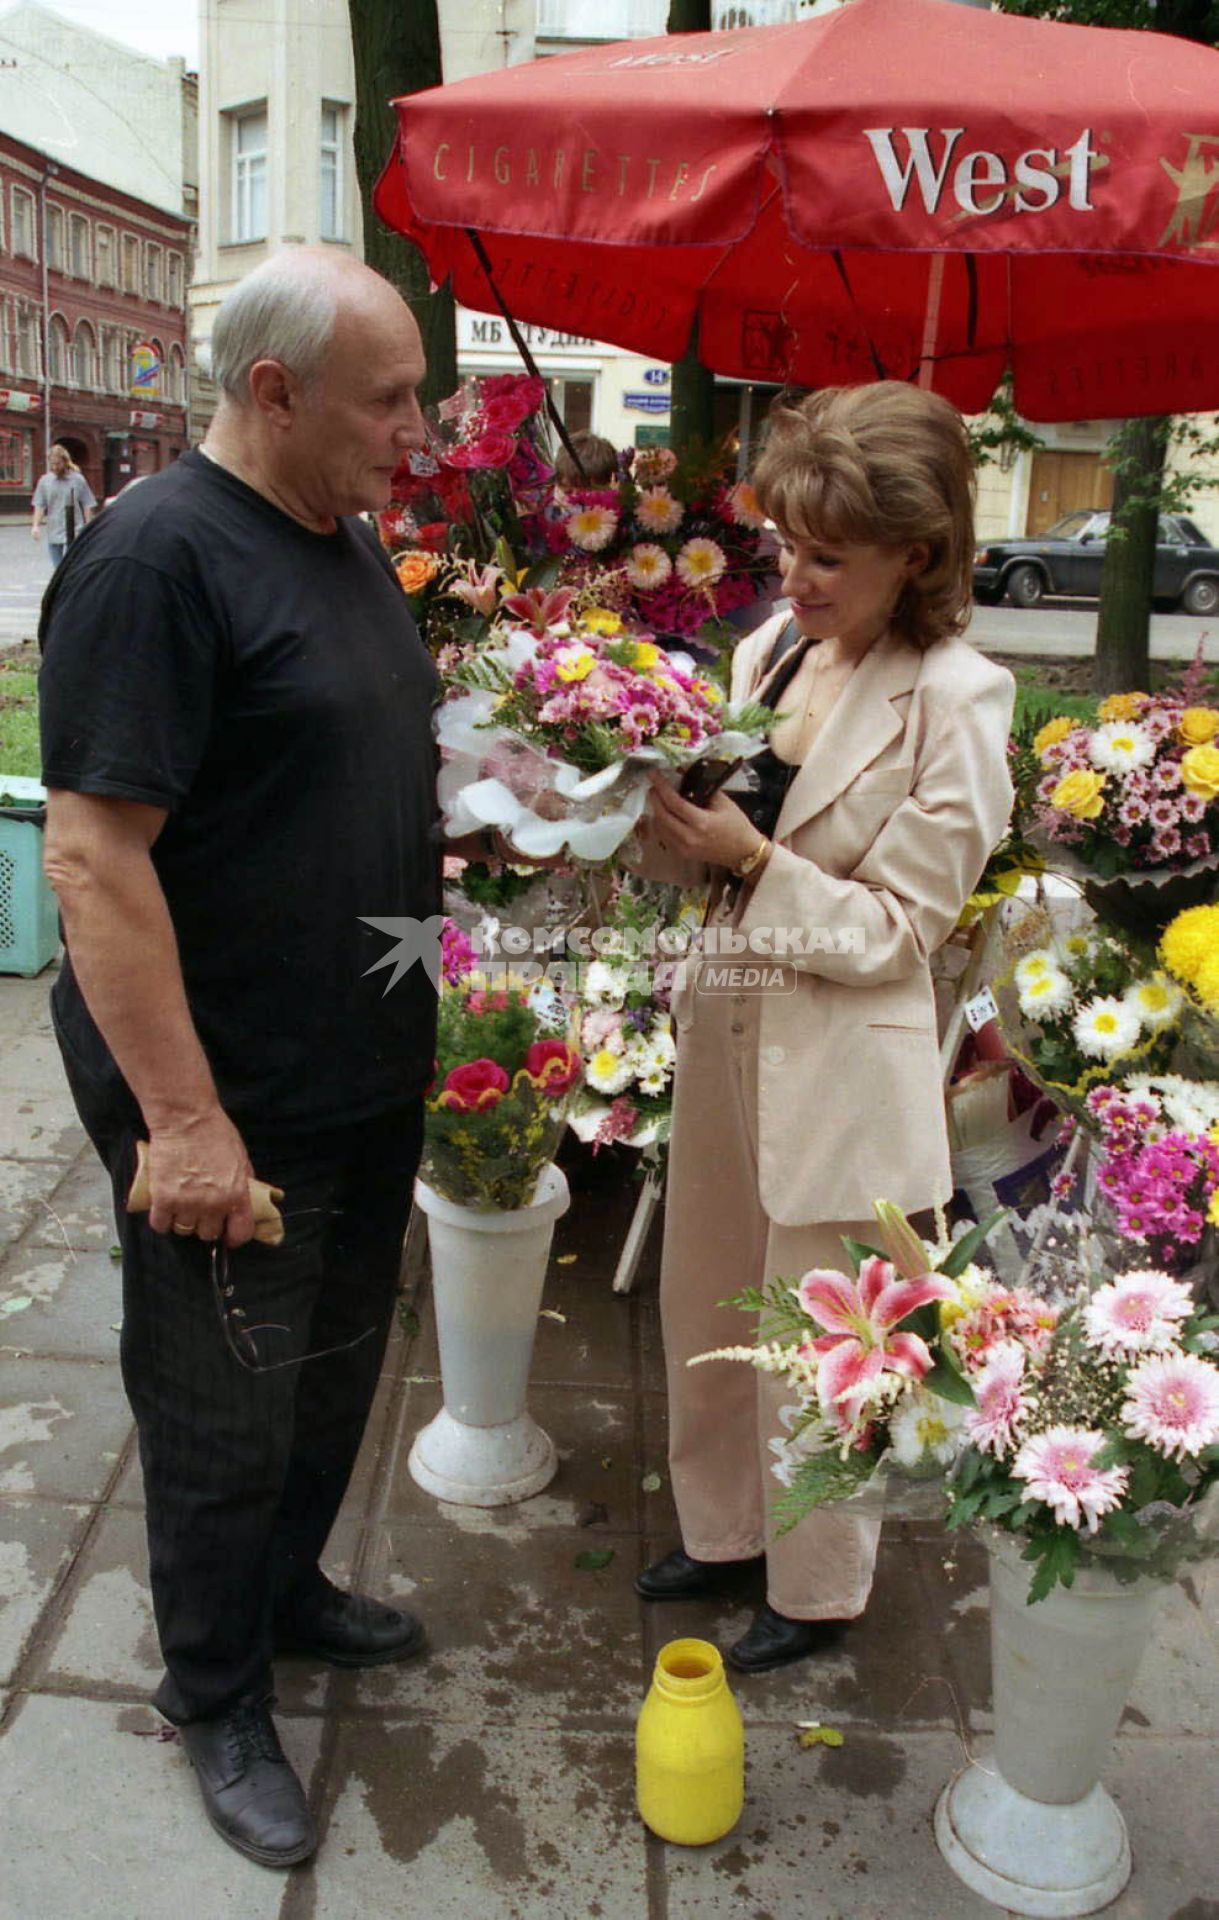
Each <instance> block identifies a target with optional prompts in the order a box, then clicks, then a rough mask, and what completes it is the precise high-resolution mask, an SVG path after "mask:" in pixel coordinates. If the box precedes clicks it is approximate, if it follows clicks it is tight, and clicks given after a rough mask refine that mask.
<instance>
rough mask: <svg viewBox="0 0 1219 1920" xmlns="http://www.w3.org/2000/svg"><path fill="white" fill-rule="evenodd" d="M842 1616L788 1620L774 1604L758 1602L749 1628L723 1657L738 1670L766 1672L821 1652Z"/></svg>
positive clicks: (838, 1628)
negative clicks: (839, 1617) (760, 1603)
mask: <svg viewBox="0 0 1219 1920" xmlns="http://www.w3.org/2000/svg"><path fill="white" fill-rule="evenodd" d="M843 1624H844V1623H843V1622H842V1621H841V1620H789V1619H788V1617H787V1615H786V1614H785V1613H776V1612H775V1610H774V1608H773V1607H770V1606H765V1605H763V1606H761V1607H759V1608H758V1611H757V1614H756V1615H755V1617H754V1623H753V1625H752V1626H751V1627H750V1629H749V1632H748V1633H747V1634H745V1635H743V1637H742V1638H741V1639H740V1640H738V1641H737V1643H736V1645H735V1646H732V1647H729V1649H728V1652H727V1654H726V1655H725V1658H726V1660H727V1661H728V1663H729V1665H730V1666H733V1667H735V1668H736V1670H737V1672H738V1673H769V1672H770V1671H771V1669H772V1667H786V1666H787V1665H788V1664H789V1663H790V1662H791V1661H793V1660H804V1659H807V1657H808V1655H809V1654H810V1653H824V1652H825V1651H826V1649H827V1648H829V1647H831V1646H833V1644H834V1642H835V1641H836V1640H837V1639H838V1637H839V1635H840V1634H841V1632H842V1628H843Z"/></svg>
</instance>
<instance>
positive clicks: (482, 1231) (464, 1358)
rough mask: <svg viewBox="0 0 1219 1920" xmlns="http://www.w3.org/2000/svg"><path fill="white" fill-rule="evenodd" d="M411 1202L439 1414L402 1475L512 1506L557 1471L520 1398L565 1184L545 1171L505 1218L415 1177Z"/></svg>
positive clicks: (449, 1495)
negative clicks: (435, 1352)
mask: <svg viewBox="0 0 1219 1920" xmlns="http://www.w3.org/2000/svg"><path fill="white" fill-rule="evenodd" d="M415 1199H416V1201H417V1203H418V1205H419V1206H420V1207H421V1208H422V1210H423V1212H424V1213H425V1214H426V1215H427V1223H428V1239H429V1241H430V1243H431V1256H432V1288H433V1297H434V1299H435V1303H436V1325H437V1330H438V1333H439V1338H440V1377H441V1382H442V1384H443V1387H444V1405H443V1407H442V1408H441V1410H440V1412H439V1413H438V1414H437V1415H436V1418H435V1419H434V1420H432V1421H431V1422H430V1423H429V1424H428V1425H427V1426H426V1427H425V1428H424V1429H423V1431H422V1432H421V1433H420V1434H419V1435H418V1436H417V1438H416V1440H415V1444H414V1446H413V1447H412V1448H411V1453H410V1460H409V1463H408V1464H409V1466H410V1470H411V1475H412V1477H413V1478H414V1479H415V1480H416V1481H417V1482H418V1484H419V1485H420V1486H421V1487H423V1488H425V1489H426V1491H427V1492H428V1493H432V1494H435V1495H436V1497H437V1498H438V1499H440V1500H450V1501H453V1502H455V1503H456V1504H457V1505H458V1506H468V1507H505V1506H510V1505H511V1504H512V1503H513V1502H514V1501H517V1500H527V1499H528V1498H529V1496H530V1495H531V1494H534V1493H540V1492H541V1490H542V1488H543V1487H544V1486H546V1485H548V1483H549V1482H550V1481H551V1480H552V1479H553V1478H554V1474H555V1469H556V1467H557V1465H558V1460H557V1456H556V1454H555V1450H554V1443H553V1442H552V1441H551V1439H550V1438H549V1436H548V1435H547V1434H545V1433H543V1431H542V1429H541V1428H540V1427H539V1426H538V1425H537V1422H536V1421H535V1420H534V1419H533V1418H532V1417H531V1416H530V1414H529V1412H528V1411H527V1409H526V1406H525V1396H526V1393H527V1391H528V1385H529V1364H530V1361H531V1359H532V1356H533V1340H534V1334H535V1331H536V1329H537V1319H538V1308H539V1306H540V1305H541V1300H542V1286H543V1283H544V1281H545V1278H546V1263H547V1260H548V1259H549V1257H550V1242H551V1238H552V1236H553V1234H554V1223H555V1221H556V1220H557V1219H558V1218H559V1216H560V1214H563V1213H566V1211H567V1207H568V1192H567V1181H566V1180H565V1178H564V1176H563V1174H562V1173H561V1172H560V1171H559V1169H558V1167H556V1166H553V1165H551V1166H548V1167H546V1168H545V1170H544V1171H543V1173H542V1176H541V1179H540V1180H539V1181H538V1186H537V1192H536V1194H535V1196H534V1199H533V1201H532V1203H531V1204H530V1205H529V1206H526V1207H516V1208H513V1209H512V1210H511V1211H507V1212H496V1211H486V1212H483V1211H480V1210H479V1209H478V1208H475V1207H467V1206H461V1205H459V1204H458V1203H457V1202H456V1201H453V1200H446V1199H445V1198H444V1197H443V1196H442V1195H441V1194H439V1193H437V1192H436V1191H435V1190H434V1189H433V1188H432V1187H429V1186H427V1185H426V1184H425V1183H424V1181H422V1180H420V1181H418V1182H417V1183H416V1187H415Z"/></svg>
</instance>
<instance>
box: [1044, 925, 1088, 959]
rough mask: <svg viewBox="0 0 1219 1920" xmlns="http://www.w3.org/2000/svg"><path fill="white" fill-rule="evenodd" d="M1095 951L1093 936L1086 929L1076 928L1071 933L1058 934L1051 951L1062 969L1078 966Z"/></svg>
mask: <svg viewBox="0 0 1219 1920" xmlns="http://www.w3.org/2000/svg"><path fill="white" fill-rule="evenodd" d="M1095 949H1096V938H1095V935H1093V934H1092V933H1090V932H1089V931H1088V929H1087V928H1086V927H1076V928H1075V930H1074V931H1073V932H1072V933H1060V934H1058V935H1057V936H1056V937H1055V940H1054V945H1053V948H1052V951H1053V953H1054V955H1055V957H1056V958H1057V960H1058V961H1059V963H1060V965H1062V966H1064V967H1072V966H1076V965H1078V963H1079V962H1080V961H1081V960H1086V959H1087V958H1088V956H1089V955H1090V954H1091V953H1093V952H1094V951H1095Z"/></svg>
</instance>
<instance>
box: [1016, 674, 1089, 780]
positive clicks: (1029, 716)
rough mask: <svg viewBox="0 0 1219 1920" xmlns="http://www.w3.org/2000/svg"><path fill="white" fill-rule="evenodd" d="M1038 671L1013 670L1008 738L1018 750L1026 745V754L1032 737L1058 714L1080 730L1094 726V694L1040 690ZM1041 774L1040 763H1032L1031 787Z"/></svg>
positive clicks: (1043, 687) (1052, 689) (1056, 689)
mask: <svg viewBox="0 0 1219 1920" xmlns="http://www.w3.org/2000/svg"><path fill="white" fill-rule="evenodd" d="M1038 671H1039V670H1038V668H1036V667H1017V668H1016V712H1015V715H1014V717H1013V720H1012V736H1013V738H1014V739H1015V740H1016V741H1017V743H1018V746H1019V745H1022V744H1027V746H1028V748H1029V750H1030V751H1031V747H1032V740H1033V736H1034V734H1036V733H1039V732H1040V730H1041V728H1042V727H1044V726H1045V724H1046V722H1047V720H1055V719H1057V718H1058V716H1059V715H1060V714H1069V715H1070V717H1071V719H1072V720H1078V721H1079V723H1080V725H1081V726H1085V727H1094V726H1095V725H1096V696H1095V695H1094V694H1090V693H1069V692H1067V691H1066V689H1065V688H1064V689H1062V690H1060V689H1059V688H1057V687H1052V688H1051V687H1046V686H1043V684H1042V683H1041V681H1040V680H1039V678H1038ZM1042 771H1043V769H1042V766H1041V763H1040V761H1038V760H1035V761H1034V768H1033V779H1034V783H1035V782H1036V778H1037V775H1038V774H1040V773H1041V772H1042ZM1018 784H1019V782H1018Z"/></svg>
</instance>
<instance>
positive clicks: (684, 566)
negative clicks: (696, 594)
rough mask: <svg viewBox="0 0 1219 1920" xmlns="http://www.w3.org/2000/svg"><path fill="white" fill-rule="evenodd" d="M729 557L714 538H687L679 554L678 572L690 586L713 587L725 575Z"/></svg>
mask: <svg viewBox="0 0 1219 1920" xmlns="http://www.w3.org/2000/svg"><path fill="white" fill-rule="evenodd" d="M727 565H728V558H727V555H726V554H725V552H724V549H723V547H721V546H719V545H718V544H717V542H716V541H714V540H703V539H698V540H687V541H686V544H685V546H684V547H683V548H682V549H681V552H680V553H679V554H678V556H677V574H678V578H679V579H680V580H684V581H685V583H686V585H687V586H688V587H713V586H715V584H716V582H717V581H718V580H722V579H723V577H724V570H725V568H726V567H727Z"/></svg>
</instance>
